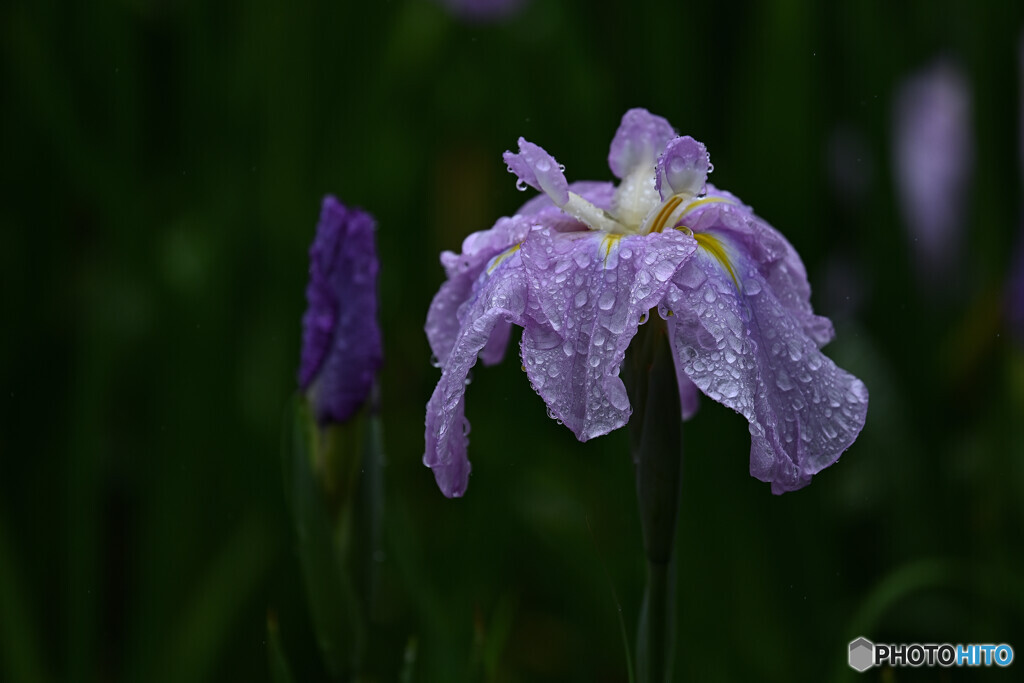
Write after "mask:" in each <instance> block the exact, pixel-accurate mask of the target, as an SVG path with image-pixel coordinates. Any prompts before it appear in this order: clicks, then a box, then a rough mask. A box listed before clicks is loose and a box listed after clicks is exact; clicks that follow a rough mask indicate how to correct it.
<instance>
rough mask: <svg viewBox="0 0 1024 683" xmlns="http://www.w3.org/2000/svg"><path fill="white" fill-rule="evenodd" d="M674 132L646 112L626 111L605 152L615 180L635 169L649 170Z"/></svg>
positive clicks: (670, 126)
mask: <svg viewBox="0 0 1024 683" xmlns="http://www.w3.org/2000/svg"><path fill="white" fill-rule="evenodd" d="M675 135H676V132H675V131H674V130H673V129H672V124H670V123H669V122H668V121H667V120H665V119H664V118H662V117H660V116H655V115H654V114H652V113H650V112H649V111H647V110H646V109H630V110H629V111H627V112H626V113H625V114H624V115H623V117H622V123H620V124H619V129H618V130H617V131H615V137H614V138H612V144H611V149H609V150H608V167H609V168H611V169H612V173H614V174H615V176H616V177H617V178H625V177H626V176H627V175H629V174H630V173H632V172H633V171H634V170H636V169H637V168H641V167H642V168H653V167H654V162H655V160H656V159H657V158H658V155H659V154H661V152H662V150H664V149H665V145H666V143H668V141H669V140H671V139H672V138H674V137H675Z"/></svg>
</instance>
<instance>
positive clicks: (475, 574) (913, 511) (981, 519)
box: [0, 0, 1024, 683]
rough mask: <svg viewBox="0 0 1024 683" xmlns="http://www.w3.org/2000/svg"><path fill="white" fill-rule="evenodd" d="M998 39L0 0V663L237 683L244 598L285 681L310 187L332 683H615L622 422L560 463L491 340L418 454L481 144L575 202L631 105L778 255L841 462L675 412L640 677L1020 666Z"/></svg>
mask: <svg viewBox="0 0 1024 683" xmlns="http://www.w3.org/2000/svg"><path fill="white" fill-rule="evenodd" d="M1022 28H1024V5H1021V4H1020V3H1017V2H1011V1H1007V2H990V3H981V4H980V5H975V6H971V7H968V6H967V5H966V4H964V3H952V2H945V3H933V2H923V1H922V2H914V3H886V2H866V1H865V2H842V3H834V4H833V3H815V2H797V1H786V2H777V3H767V2H766V3H754V2H740V3H730V4H729V5H728V6H713V5H711V4H703V3H682V2H680V3H661V4H659V3H638V4H637V6H635V7H633V6H629V5H627V4H626V3H621V4H619V3H591V2H585V1H583V0H580V1H578V2H565V3H561V2H557V3H556V2H545V1H543V0H533V1H532V2H530V3H528V4H527V5H526V7H525V8H524V9H523V10H522V11H521V12H520V13H519V14H517V15H515V16H512V17H511V18H509V19H508V20H507V21H506V22H505V23H500V24H495V25H473V24H467V23H464V22H460V21H459V20H458V19H457V18H453V17H451V16H449V15H448V14H446V13H445V11H444V10H442V9H440V8H439V7H438V6H436V5H434V4H432V3H430V2H427V1H425V0H419V1H411V2H398V1H396V2H379V3H378V2H363V3H351V2H337V1H336V2H321V3H316V4H310V3H285V2H251V3H243V4H234V3H209V2H199V1H191V0H186V1H182V2H170V1H165V2H157V1H150V0H123V1H122V2H100V3H58V2H54V1H47V0H42V1H38V2H31V3H29V2H15V3H11V4H8V5H6V6H5V7H4V8H3V9H2V10H0V32H2V40H0V45H2V54H3V66H2V70H0V74H2V81H0V93H2V95H0V97H2V106H0V149H3V150H4V152H3V163H2V164H0V186H2V188H3V201H2V202H0V225H2V228H3V229H2V232H0V319H2V321H3V323H2V324H3V332H2V334H0V393H2V399H3V409H2V410H0V458H2V461H0V463H2V468H0V484H2V488H0V679H3V680H5V681H25V682H26V683H34V682H37V681H65V680H66V681H96V682H99V681H241V680H247V681H248V680H255V681H260V680H268V678H269V673H268V667H267V646H266V642H265V641H266V622H267V614H268V611H269V612H271V613H273V614H274V615H276V619H277V621H278V624H279V627H280V632H281V634H282V637H283V640H284V644H285V647H286V649H287V652H288V655H289V658H290V659H291V660H292V665H293V668H294V670H295V674H296V678H297V680H322V679H323V677H324V673H323V669H322V667H321V665H320V664H319V663H318V661H317V656H316V647H315V644H314V642H313V638H312V633H311V630H310V626H309V621H308V616H307V612H306V611H305V607H304V604H305V603H304V600H305V598H304V594H303V587H302V583H301V575H300V573H299V571H298V563H297V560H296V556H295V552H294V547H295V540H294V536H293V532H292V530H291V526H290V520H289V517H288V513H287V509H286V507H285V503H284V497H283V494H282V486H281V481H280V472H281V468H280V453H279V450H280V435H281V430H282V425H283V416H284V412H285V407H286V404H287V401H288V398H289V395H290V393H291V392H292V391H293V389H294V384H295V368H296V364H297V359H298V355H299V341H300V317H301V314H302V311H303V308H304V304H305V302H304V297H303V291H304V286H305V278H306V269H307V267H308V264H307V257H306V251H307V248H308V245H309V242H310V241H311V239H312V236H313V233H314V227H315V223H316V219H317V216H318V213H319V203H320V199H321V197H322V196H323V195H324V194H325V193H329V192H330V193H335V194H337V195H338V197H339V198H341V199H342V201H344V202H346V203H352V204H357V205H360V206H363V207H365V208H366V209H368V210H369V211H371V212H373V213H374V214H375V215H376V216H377V218H378V221H379V231H378V243H379V250H380V257H381V262H382V268H381V282H380V292H381V312H380V317H381V324H382V326H383V330H384V335H385V344H386V367H385V369H384V372H383V375H382V378H381V382H382V387H381V392H382V402H383V411H384V412H383V415H384V425H385V439H386V447H387V455H388V467H387V471H386V487H387V508H386V515H387V517H386V532H385V533H386V552H385V554H384V556H383V557H382V558H380V559H381V561H380V562H379V565H380V571H381V581H382V586H383V590H384V595H385V596H386V598H385V600H384V601H383V603H382V609H381V614H380V621H379V624H378V629H379V630H378V636H376V638H375V641H374V644H373V648H372V650H373V653H374V654H373V662H372V665H371V667H370V669H371V671H370V676H369V679H370V680H382V681H386V680H396V679H397V678H398V675H399V671H400V670H402V668H403V666H405V668H406V670H407V671H408V672H411V674H412V676H411V680H415V681H459V680H487V681H533V680H543V681H562V680H579V681H594V680H597V681H625V680H627V673H626V672H627V666H626V646H627V644H628V646H629V647H630V648H632V647H633V633H634V628H635V623H636V618H637V612H638V607H639V600H640V596H641V594H642V587H643V578H644V563H643V554H642V549H641V544H640V537H639V529H638V521H637V514H636V511H635V507H636V505H635V495H634V489H633V486H634V484H633V477H632V471H631V469H632V468H631V464H630V462H629V458H628V455H627V439H626V434H625V433H623V432H621V431H620V432H618V433H614V434H612V435H609V436H607V437H604V438H601V439H598V440H596V441H593V442H590V443H587V444H580V443H577V442H576V441H575V439H574V438H573V436H572V434H571V433H570V432H569V431H568V430H567V429H565V428H564V427H560V426H558V425H556V424H555V423H554V422H553V421H552V420H550V419H548V418H547V417H546V416H545V410H544V406H543V403H542V402H541V401H540V399H539V398H537V397H536V396H535V395H534V394H533V392H532V391H531V390H530V387H529V384H528V382H527V381H526V379H525V377H524V376H523V375H522V373H521V372H520V369H519V364H520V363H519V361H518V360H517V359H516V358H515V353H514V352H515V346H513V347H511V350H512V353H510V357H509V358H507V359H506V361H505V363H503V364H502V365H501V366H498V367H496V368H488V369H483V368H480V367H478V368H477V369H476V373H475V378H474V382H473V385H472V386H471V387H470V388H469V394H468V417H469V418H470V420H471V421H472V423H473V433H472V436H471V446H470V457H471V459H472V461H473V463H474V474H473V478H472V481H471V485H470V487H469V490H468V493H467V495H466V497H465V498H464V499H462V500H458V501H450V500H446V499H445V498H443V497H442V496H441V494H440V493H439V492H438V490H437V488H436V486H435V485H434V482H433V477H432V476H431V475H430V472H429V471H428V470H426V469H425V468H424V467H423V466H422V465H421V463H420V458H421V456H422V450H423V438H422V431H423V416H424V413H423V410H424V405H425V403H426V400H427V398H428V397H429V395H430V392H431V390H432V387H433V384H434V382H436V380H437V378H438V374H439V373H438V371H437V370H436V369H434V368H433V367H431V366H430V364H429V357H430V352H429V349H428V346H427V343H426V339H425V337H424V334H423V331H422V327H423V321H424V318H425V315H426V310H427V305H428V303H429V301H430V298H431V296H432V294H433V292H434V291H436V289H437V287H438V285H439V284H440V283H441V280H442V277H443V274H442V270H441V268H440V266H439V264H438V260H437V257H438V253H439V252H440V251H441V250H442V249H445V248H453V249H457V248H458V246H459V244H460V243H461V240H462V238H463V237H464V236H465V235H467V234H468V233H469V232H471V231H474V230H479V229H484V228H487V227H489V226H490V225H491V224H492V223H493V221H494V220H495V219H496V218H497V217H498V216H501V215H505V214H509V213H511V212H514V211H515V209H516V207H517V206H518V205H519V203H520V202H522V201H523V200H524V199H525V198H526V196H524V195H521V194H519V193H518V192H516V191H515V189H514V179H513V178H512V177H511V176H510V175H508V174H507V173H506V170H505V166H504V164H503V163H502V161H501V157H500V155H501V152H503V151H504V150H506V149H509V148H512V147H514V145H515V141H516V139H517V137H518V136H520V135H523V136H526V137H527V138H528V139H530V140H532V141H534V142H536V143H538V144H541V145H542V146H544V147H545V148H546V149H548V150H549V151H550V152H552V154H554V155H555V156H556V157H557V158H558V160H559V161H560V162H562V163H564V164H565V165H566V166H567V175H568V177H569V178H570V180H575V179H607V178H610V172H609V171H608V169H607V166H606V161H605V159H606V155H607V150H608V143H609V142H610V140H611V136H612V134H613V133H614V131H615V128H616V126H617V125H618V121H619V118H620V117H621V115H622V113H623V112H624V111H625V110H626V109H628V108H630V107H634V106H644V107H647V108H649V109H650V110H651V111H653V112H655V113H658V114H661V115H663V116H665V117H667V118H668V119H669V120H670V121H671V122H672V123H673V125H674V126H675V127H676V128H677V129H678V130H679V131H681V132H683V133H687V134H691V135H693V136H694V137H696V138H697V139H699V140H702V141H703V142H705V143H706V144H707V146H708V149H709V150H710V152H711V155H712V160H713V161H714V163H715V172H714V176H713V180H714V182H715V183H716V184H718V185H719V186H721V187H723V188H726V189H729V190H731V191H732V192H734V193H736V194H737V195H739V196H740V197H742V198H743V199H744V201H746V202H747V203H749V204H751V205H752V206H753V207H755V209H756V210H757V212H758V213H759V214H760V215H762V216H763V217H765V218H766V219H767V220H768V221H769V222H771V223H772V224H773V225H775V226H776V227H777V228H779V229H780V230H781V231H782V232H784V233H785V234H786V235H787V237H788V238H789V239H790V241H792V242H793V244H794V245H795V246H796V247H797V249H798V250H799V251H800V253H801V254H802V256H803V258H804V261H805V262H806V264H807V267H808V271H809V273H810V280H811V283H812V286H813V287H814V288H815V295H814V303H815V306H816V308H817V311H818V312H819V313H821V314H824V315H829V316H831V317H832V318H833V320H834V321H835V323H836V327H837V330H838V337H837V340H836V341H835V342H834V343H833V344H832V345H831V346H829V347H828V352H829V354H830V355H831V356H832V357H833V358H835V359H836V360H837V362H838V363H839V364H840V365H842V366H843V367H845V368H846V369H848V370H850V371H851V372H853V373H854V374H856V375H857V376H859V377H861V378H862V379H863V380H864V381H865V383H866V384H867V386H868V388H869V390H870V392H871V406H870V409H869V413H868V422H867V426H866V427H865V429H864V431H863V433H862V435H861V437H860V438H859V439H858V441H857V442H856V443H855V444H854V446H853V447H852V448H851V449H850V450H849V451H848V452H847V453H846V455H844V456H843V458H842V460H841V461H840V463H839V464H838V465H836V466H834V467H832V468H830V469H828V470H826V471H825V472H823V473H821V474H820V475H818V476H817V477H815V480H814V482H813V484H812V485H811V486H809V487H808V488H807V489H805V490H802V491H800V492H796V493H790V494H786V495H784V496H781V497H775V496H772V495H771V494H770V492H769V487H768V485H767V484H763V483H760V482H758V481H756V480H754V479H752V478H751V477H750V476H749V474H748V472H747V466H748V464H747V457H748V448H749V437H748V434H747V429H746V424H745V421H744V420H743V419H742V418H740V417H739V416H738V415H736V414H734V413H732V412H731V411H729V410H727V409H725V408H722V407H721V406H718V405H717V404H714V403H712V402H711V401H708V400H704V401H703V402H702V407H701V412H700V413H699V415H698V417H697V418H696V419H695V420H693V421H692V422H691V423H688V424H687V425H686V426H685V428H684V440H685V441H686V462H685V466H684V489H683V510H682V517H681V522H680V528H679V540H678V546H677V550H678V577H679V594H678V610H679V620H680V630H681V632H680V643H679V650H678V655H677V661H678V664H677V678H678V679H679V680H703V681H714V680H733V681H737V680H750V681H753V680H772V681H792V680H815V681H820V680H846V679H850V680H853V678H854V677H855V674H853V672H852V671H851V670H849V669H848V668H847V666H846V646H847V643H848V642H849V641H850V640H851V639H853V638H854V637H856V636H860V635H864V636H867V637H868V638H871V639H872V640H875V641H876V642H944V641H952V642H954V643H955V642H996V643H999V642H1007V643H1010V644H1011V645H1014V646H1015V647H1016V648H1017V650H1018V653H1019V654H1021V655H1022V656H1024V637H1022V636H1024V581H1022V577H1024V549H1022V548H1024V544H1022V541H1024V538H1022V528H1024V524H1022V522H1024V513H1022V494H1024V463H1022V457H1024V448H1022V443H1024V420H1022V417H1024V346H1022V344H1024V341H1022V340H1020V339H1018V340H1016V341H1014V338H1013V337H1012V336H1011V335H1010V334H1009V331H1008V330H1007V329H1006V328H1005V324H1004V322H1003V314H1002V299H1003V289H1004V286H1005V282H1006V279H1007V277H1008V271H1009V268H1010V261H1011V258H1010V253H1011V248H1012V247H1013V246H1014V245H1015V243H1016V241H1017V239H1018V238H1019V236H1018V226H1019V225H1021V192H1020V189H1021V171H1020V166H1019V158H1018V157H1019V155H1018V150H1019V145H1020V139H1019V121H1020V120H1021V111H1020V106H1019V102H1020V98H1021V82H1022V74H1021V71H1020V63H1019V57H1018V49H1019V46H1020V42H1019V41H1020V40H1021V35H1022V34H1021V30H1022ZM940 56H946V57H949V58H953V59H956V60H959V61H960V63H961V64H962V66H963V68H964V71H965V73H966V75H967V76H968V79H969V82H970V88H971V92H972V107H973V131H972V134H973V138H974V140H975V143H976V147H975V157H976V163H975V172H974V174H973V177H972V180H971V182H970V184H969V185H968V186H965V187H962V188H958V191H960V192H963V193H965V194H967V195H968V196H969V199H968V202H967V215H966V216H965V217H964V220H963V223H962V225H961V228H962V230H963V236H964V244H965V248H964V250H963V253H962V254H961V255H960V258H959V259H958V262H957V267H956V269H955V271H952V272H949V273H948V274H947V275H946V276H945V277H944V279H943V282H942V283H941V284H940V285H938V286H932V287H923V286H921V285H920V284H919V281H918V279H917V278H916V277H915V275H916V270H915V268H916V265H915V259H916V258H917V257H916V252H915V250H914V248H913V243H912V242H911V240H910V239H908V237H907V232H906V229H905V227H904V225H903V224H902V222H901V220H900V213H899V210H898V205H897V203H896V198H895V193H894V190H893V184H892V171H891V159H892V155H893V142H892V139H891V121H892V104H893V100H894V92H895V89H896V88H897V87H898V85H899V84H900V82H901V81H902V80H903V79H905V78H906V77H907V76H908V75H910V74H912V73H914V72H915V71H917V70H919V69H921V68H925V67H927V66H928V65H929V64H931V63H933V61H934V60H935V59H936V58H938V57H940ZM837 131H846V132H847V133H846V134H849V135H853V136H854V137H855V139H860V140H861V141H862V148H861V150H860V153H858V154H857V155H856V159H855V160H852V161H851V159H850V158H846V160H845V163H847V164H848V165H851V166H850V167H851V168H853V169H854V172H855V173H857V174H858V175H859V176H860V177H862V178H863V179H864V181H865V182H866V186H865V188H864V191H863V194H861V195H859V196H856V197H853V198H850V197H848V196H846V195H844V194H843V193H842V192H840V191H839V190H837V188H836V186H835V184H834V183H833V182H831V180H830V177H831V176H830V172H829V169H830V163H831V162H830V156H829V142H830V140H833V139H834V136H835V135H837ZM531 194H532V193H531ZM837 272H838V273H839V274H840V275H835V273H837ZM844 272H845V273H848V274H851V275H849V278H852V280H853V282H854V285H853V287H852V289H849V290H847V289H846V288H844V287H843V286H840V285H837V284H835V283H836V282H841V281H842V278H841V277H840V276H841V275H842V273H844ZM847 295H851V298H850V300H847V299H846V297H847ZM858 300H859V305H854V304H856V303H857V301H858ZM620 609H621V615H622V618H623V620H624V623H625V628H626V631H627V632H628V637H626V638H625V639H624V638H623V636H622V633H621V630H620V624H619V616H618V614H619V610H620ZM410 643H414V644H415V647H414V648H413V647H409V644H410ZM407 650H408V652H409V653H410V654H412V653H413V652H415V656H414V658H413V660H412V662H411V663H410V664H408V665H403V657H404V656H405V653H406V651H407ZM1022 666H1024V662H1020V661H1018V662H1016V663H1015V664H1014V666H1013V669H1015V670H1017V671H1016V672H1015V671H989V672H973V673H980V674H982V675H981V677H985V678H991V679H992V680H1010V679H1011V678H1012V677H1013V675H1014V674H1015V673H1019V670H1020V668H1021V667H1022ZM968 673H972V672H965V671H962V670H953V671H947V672H938V671H919V672H913V671H905V670H900V671H896V672H889V673H888V674H884V675H883V673H882V672H879V671H877V670H875V671H872V672H870V673H869V674H865V675H864V676H863V678H864V680H878V679H884V680H904V679H916V680H935V679H938V680H958V679H960V678H964V677H966V674H968ZM684 674H686V675H684ZM893 674H894V675H893ZM985 674H989V675H988V676H986V675H985Z"/></svg>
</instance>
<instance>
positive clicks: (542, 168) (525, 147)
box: [503, 138, 569, 206]
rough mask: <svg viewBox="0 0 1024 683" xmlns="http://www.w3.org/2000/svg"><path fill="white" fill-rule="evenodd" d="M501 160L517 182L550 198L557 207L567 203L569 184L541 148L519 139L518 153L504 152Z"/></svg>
mask: <svg viewBox="0 0 1024 683" xmlns="http://www.w3.org/2000/svg"><path fill="white" fill-rule="evenodd" d="M503 158H504V159H505V163H506V164H508V170H509V172H510V173H515V174H516V175H517V176H519V180H521V181H522V182H524V183H526V184H527V185H529V186H530V187H532V188H533V189H535V190H539V191H541V192H543V193H544V194H546V195H547V196H549V197H551V200H552V201H554V202H555V204H557V205H558V206H565V205H566V204H567V203H568V202H569V183H568V182H567V181H566V179H565V174H564V173H562V167H561V166H559V165H558V162H557V161H555V158H554V157H553V156H551V155H550V154H548V153H547V152H545V151H544V149H543V148H542V147H539V146H538V145H535V144H533V143H532V142H529V141H527V140H526V139H525V138H519V153H518V154H515V153H512V152H505V154H504V155H503Z"/></svg>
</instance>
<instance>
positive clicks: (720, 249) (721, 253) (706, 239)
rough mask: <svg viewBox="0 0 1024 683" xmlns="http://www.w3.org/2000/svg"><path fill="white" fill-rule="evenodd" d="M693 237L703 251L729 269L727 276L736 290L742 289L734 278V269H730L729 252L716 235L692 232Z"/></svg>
mask: <svg viewBox="0 0 1024 683" xmlns="http://www.w3.org/2000/svg"><path fill="white" fill-rule="evenodd" d="M693 239H695V240H697V244H699V245H700V246H701V247H703V248H704V251H706V252H708V253H709V254H711V255H712V256H714V257H715V258H716V259H718V262H719V263H721V264H722V266H724V267H725V269H726V270H727V271H729V276H730V277H731V278H732V282H733V284H734V285H736V291H738V292H739V291H742V289H741V288H740V281H739V280H738V279H737V278H736V271H734V270H733V269H732V263H731V262H730V261H729V254H728V253H726V251H725V245H724V244H722V242H721V241H719V239H718V238H717V237H715V236H714V235H709V234H708V233H706V232H699V233H694V235H693Z"/></svg>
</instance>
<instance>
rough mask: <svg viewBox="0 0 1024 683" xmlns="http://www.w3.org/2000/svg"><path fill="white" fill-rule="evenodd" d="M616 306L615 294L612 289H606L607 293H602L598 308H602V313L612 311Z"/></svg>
mask: <svg viewBox="0 0 1024 683" xmlns="http://www.w3.org/2000/svg"><path fill="white" fill-rule="evenodd" d="M614 304H615V292H614V291H612V290H610V289H606V290H605V291H603V292H602V293H601V297H600V298H599V299H598V300H597V307H598V308H600V309H601V310H602V311H609V310H611V308H612V306H613V305H614Z"/></svg>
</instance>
